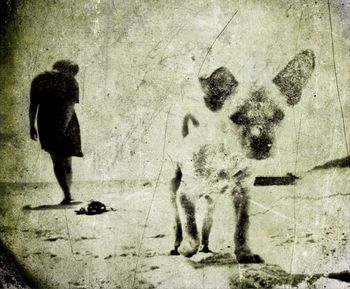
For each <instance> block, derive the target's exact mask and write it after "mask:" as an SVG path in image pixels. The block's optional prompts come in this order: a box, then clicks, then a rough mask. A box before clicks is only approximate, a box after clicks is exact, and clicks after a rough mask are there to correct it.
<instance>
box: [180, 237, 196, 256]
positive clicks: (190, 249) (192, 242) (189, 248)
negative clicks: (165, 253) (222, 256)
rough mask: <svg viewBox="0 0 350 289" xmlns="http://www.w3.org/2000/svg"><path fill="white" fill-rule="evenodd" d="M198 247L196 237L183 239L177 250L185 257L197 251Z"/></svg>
mask: <svg viewBox="0 0 350 289" xmlns="http://www.w3.org/2000/svg"><path fill="white" fill-rule="evenodd" d="M198 248H199V241H198V240H197V239H189V238H187V239H184V240H182V242H181V245H180V247H179V248H178V251H179V253H180V254H181V255H183V256H185V257H192V256H193V255H194V254H196V253H197V251H198Z"/></svg>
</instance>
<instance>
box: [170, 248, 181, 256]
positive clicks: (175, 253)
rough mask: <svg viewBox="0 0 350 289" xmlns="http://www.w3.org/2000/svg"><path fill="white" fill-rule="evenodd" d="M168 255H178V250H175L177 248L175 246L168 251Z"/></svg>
mask: <svg viewBox="0 0 350 289" xmlns="http://www.w3.org/2000/svg"><path fill="white" fill-rule="evenodd" d="M170 255H171V256H178V255H180V253H179V251H178V250H177V248H175V249H174V250H171V251H170Z"/></svg>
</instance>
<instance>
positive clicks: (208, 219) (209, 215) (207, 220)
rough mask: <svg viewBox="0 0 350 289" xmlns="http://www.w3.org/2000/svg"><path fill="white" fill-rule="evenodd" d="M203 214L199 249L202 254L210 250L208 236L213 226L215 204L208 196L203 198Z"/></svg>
mask: <svg viewBox="0 0 350 289" xmlns="http://www.w3.org/2000/svg"><path fill="white" fill-rule="evenodd" d="M204 198H205V201H206V204H205V209H206V210H205V214H204V220H203V227H202V238H201V241H202V244H201V248H200V252H204V253H210V252H211V250H210V249H209V235H210V231H211V227H212V225H213V214H214V208H215V203H214V200H213V199H212V198H211V197H210V196H209V195H206V196H205V197H204Z"/></svg>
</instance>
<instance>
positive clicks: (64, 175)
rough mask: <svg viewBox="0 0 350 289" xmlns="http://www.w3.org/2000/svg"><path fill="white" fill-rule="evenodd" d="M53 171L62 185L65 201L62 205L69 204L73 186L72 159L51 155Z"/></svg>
mask: <svg viewBox="0 0 350 289" xmlns="http://www.w3.org/2000/svg"><path fill="white" fill-rule="evenodd" d="M50 155H51V159H52V163H53V170H54V172H55V176H56V179H57V182H58V184H59V185H60V187H61V189H62V191H63V194H64V199H63V201H62V202H61V203H62V204H68V203H69V202H70V201H71V200H72V197H71V186H72V178H73V173H72V158H71V157H66V158H64V157H60V156H57V155H56V154H50Z"/></svg>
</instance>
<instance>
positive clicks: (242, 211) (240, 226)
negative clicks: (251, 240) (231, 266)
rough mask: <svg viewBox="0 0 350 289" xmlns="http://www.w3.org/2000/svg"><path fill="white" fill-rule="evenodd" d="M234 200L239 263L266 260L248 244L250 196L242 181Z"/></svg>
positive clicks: (235, 236)
mask: <svg viewBox="0 0 350 289" xmlns="http://www.w3.org/2000/svg"><path fill="white" fill-rule="evenodd" d="M233 202H234V207H235V212H236V231H235V235H234V240H235V254H236V258H237V261H238V262H239V263H263V262H264V260H263V259H262V258H261V257H260V256H259V255H256V254H253V253H252V252H251V250H250V249H249V246H248V241H247V238H248V236H247V233H248V227H249V214H248V209H249V197H248V190H247V188H245V187H243V186H242V185H241V183H238V184H237V187H236V188H235V190H234V191H233Z"/></svg>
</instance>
